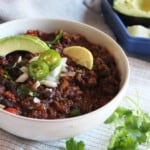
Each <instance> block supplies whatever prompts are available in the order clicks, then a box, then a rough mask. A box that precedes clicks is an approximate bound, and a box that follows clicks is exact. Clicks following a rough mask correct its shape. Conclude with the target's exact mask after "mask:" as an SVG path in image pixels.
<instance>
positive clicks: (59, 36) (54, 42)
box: [46, 30, 64, 48]
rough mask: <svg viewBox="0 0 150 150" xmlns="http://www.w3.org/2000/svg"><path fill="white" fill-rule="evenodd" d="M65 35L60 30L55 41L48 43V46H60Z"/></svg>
mask: <svg viewBox="0 0 150 150" xmlns="http://www.w3.org/2000/svg"><path fill="white" fill-rule="evenodd" d="M63 33H64V32H63V30H60V31H59V33H58V34H57V35H56V37H55V39H54V40H53V41H46V43H47V45H48V46H49V47H50V48H51V47H52V46H53V45H56V44H59V43H60V40H61V38H62V36H63Z"/></svg>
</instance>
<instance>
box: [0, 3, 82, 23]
mask: <svg viewBox="0 0 150 150" xmlns="http://www.w3.org/2000/svg"><path fill="white" fill-rule="evenodd" d="M82 3H83V0H74V1H73V2H72V1H70V0H45V1H43V0H0V20H1V21H0V22H2V21H8V20H13V19H18V18H33V17H50V18H64V19H65V18H66V19H74V20H77V19H79V18H80V16H81V17H82V14H81V13H80V12H79V10H82V9H83V7H84V5H82ZM68 12H69V13H68ZM73 16H74V17H73Z"/></svg>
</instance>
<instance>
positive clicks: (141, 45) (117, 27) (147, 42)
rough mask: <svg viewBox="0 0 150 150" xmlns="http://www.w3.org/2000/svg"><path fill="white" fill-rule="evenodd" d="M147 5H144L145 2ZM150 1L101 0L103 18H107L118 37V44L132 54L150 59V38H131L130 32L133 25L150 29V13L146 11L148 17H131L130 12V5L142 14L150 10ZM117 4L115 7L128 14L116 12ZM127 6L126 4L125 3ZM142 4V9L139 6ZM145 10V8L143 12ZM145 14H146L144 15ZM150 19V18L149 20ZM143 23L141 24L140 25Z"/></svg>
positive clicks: (136, 12)
mask: <svg viewBox="0 0 150 150" xmlns="http://www.w3.org/2000/svg"><path fill="white" fill-rule="evenodd" d="M143 1H144V2H145V3H144V2H143ZM149 1H150V0H101V10H102V13H103V16H104V18H105V21H106V23H107V24H108V25H109V27H110V28H111V29H112V31H113V32H114V34H115V36H116V40H117V42H118V43H119V44H120V45H121V46H122V48H123V49H124V50H125V51H126V52H127V53H130V54H137V55H142V56H146V57H149V56H150V38H145V37H134V36H131V34H129V32H128V27H129V26H132V25H142V26H145V27H146V28H147V27H150V12H149V11H146V12H145V13H146V14H148V15H143V17H142V15H141V16H136V15H134V16H133V15H132V16H131V15H130V13H129V10H130V8H131V6H130V3H131V5H132V7H135V9H139V8H140V9H141V11H140V12H143V11H144V10H148V8H150V2H149ZM115 2H116V3H117V4H115V5H119V6H117V7H118V8H119V10H120V9H121V11H123V10H124V11H126V14H128V13H129V14H128V15H126V14H122V13H121V12H119V11H117V10H115V7H116V6H115V7H114V3H115ZM123 2H124V3H125V4H124V3H123ZM121 4H122V5H123V4H124V5H126V6H127V8H122V7H124V5H123V6H120V5H121ZM140 4H142V5H141V7H140V6H139V5H140ZM144 6H145V7H144ZM143 8H145V9H144V10H143ZM133 12H134V13H135V14H138V10H137V11H133ZM143 14H144V13H143ZM148 17H149V18H148ZM140 22H141V23H140Z"/></svg>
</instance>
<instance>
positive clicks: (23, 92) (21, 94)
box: [17, 85, 38, 98]
mask: <svg viewBox="0 0 150 150" xmlns="http://www.w3.org/2000/svg"><path fill="white" fill-rule="evenodd" d="M17 94H18V96H19V97H21V98H24V97H25V96H27V95H28V96H31V97H35V96H38V93H36V92H33V91H31V90H30V89H29V88H27V87H26V86H23V85H21V86H19V87H18V88H17Z"/></svg>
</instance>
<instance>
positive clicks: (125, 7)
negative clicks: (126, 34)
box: [112, 0, 150, 26]
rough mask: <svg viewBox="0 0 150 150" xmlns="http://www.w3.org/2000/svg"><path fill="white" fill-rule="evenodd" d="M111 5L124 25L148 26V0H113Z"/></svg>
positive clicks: (149, 19)
mask: <svg viewBox="0 0 150 150" xmlns="http://www.w3.org/2000/svg"><path fill="white" fill-rule="evenodd" d="M112 7H113V9H114V10H115V11H116V12H117V13H118V14H119V15H120V17H121V18H122V20H123V21H124V22H125V23H126V25H135V24H140V25H144V26H150V0H113V5H112Z"/></svg>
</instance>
